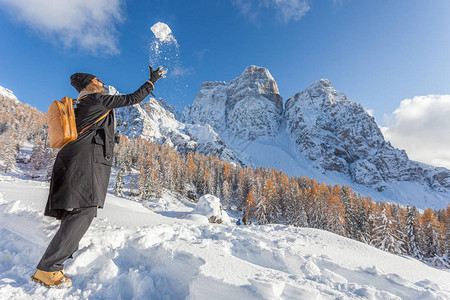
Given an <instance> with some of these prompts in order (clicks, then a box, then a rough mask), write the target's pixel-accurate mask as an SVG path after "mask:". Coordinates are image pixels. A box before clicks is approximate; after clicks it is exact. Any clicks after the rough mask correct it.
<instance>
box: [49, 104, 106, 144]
mask: <svg viewBox="0 0 450 300" xmlns="http://www.w3.org/2000/svg"><path fill="white" fill-rule="evenodd" d="M110 111H111V110H109V111H108V112H107V113H106V114H104V115H103V116H101V117H100V118H99V119H98V120H97V121H95V122H94V123H92V124H91V125H89V126H86V127H85V128H83V130H81V131H80V133H78V132H77V124H76V122H75V112H74V110H73V99H72V98H69V97H64V98H62V99H61V101H57V100H55V101H53V102H52V104H50V107H49V108H48V110H47V125H48V138H49V142H50V148H54V149H62V148H63V147H64V146H65V145H67V144H68V143H70V142H72V141H74V140H76V139H77V138H78V135H79V134H81V133H83V132H84V131H85V130H87V129H88V128H89V127H91V126H92V125H94V124H95V123H97V122H99V121H101V120H102V119H104V118H105V117H106V116H107V115H108V114H109V112H110Z"/></svg>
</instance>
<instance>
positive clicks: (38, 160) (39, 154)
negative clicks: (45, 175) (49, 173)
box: [30, 136, 47, 171]
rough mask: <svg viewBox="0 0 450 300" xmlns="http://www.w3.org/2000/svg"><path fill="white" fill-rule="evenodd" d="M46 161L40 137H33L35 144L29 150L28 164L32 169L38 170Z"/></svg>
mask: <svg viewBox="0 0 450 300" xmlns="http://www.w3.org/2000/svg"><path fill="white" fill-rule="evenodd" d="M46 163H47V162H46V153H45V149H44V145H43V143H42V140H41V138H40V137H39V136H37V137H36V139H35V145H34V147H33V150H32V151H31V156H30V164H31V167H32V168H33V169H34V170H36V171H39V170H41V169H42V168H43V167H44V166H45V165H46Z"/></svg>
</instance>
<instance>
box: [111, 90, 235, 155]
mask: <svg viewBox="0 0 450 300" xmlns="http://www.w3.org/2000/svg"><path fill="white" fill-rule="evenodd" d="M109 94H113V95H114V94H118V92H117V90H116V89H115V88H114V87H112V86H110V87H109ZM160 103H165V102H164V100H162V99H160V100H159V102H158V101H157V100H155V99H154V98H149V100H148V101H147V102H145V103H139V104H136V105H133V106H127V107H122V108H119V109H116V119H117V122H118V124H120V123H121V122H122V123H125V124H126V125H125V124H124V125H120V126H119V127H118V128H119V130H121V131H122V134H123V135H126V136H128V137H141V138H143V139H147V140H150V141H156V142H160V143H165V144H170V145H173V146H174V147H175V148H176V149H177V150H178V151H180V152H182V153H188V152H196V151H197V152H199V153H203V154H211V155H216V156H218V157H220V158H221V159H223V160H227V161H232V162H237V163H239V162H240V160H239V158H238V157H237V156H236V154H235V153H234V152H233V150H232V149H231V148H230V147H228V146H227V145H226V144H225V143H224V142H223V141H222V139H221V138H220V136H219V135H218V134H217V133H215V132H214V130H213V129H212V127H211V126H210V125H207V124H206V125H198V124H184V123H181V122H179V121H177V120H176V119H175V117H174V115H173V113H171V112H169V111H167V110H166V109H164V108H163V107H162V106H161V105H160ZM166 107H168V105H166Z"/></svg>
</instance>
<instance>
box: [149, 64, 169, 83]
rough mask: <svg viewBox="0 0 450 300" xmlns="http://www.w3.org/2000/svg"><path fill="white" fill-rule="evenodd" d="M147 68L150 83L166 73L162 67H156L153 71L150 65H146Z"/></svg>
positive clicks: (163, 76)
mask: <svg viewBox="0 0 450 300" xmlns="http://www.w3.org/2000/svg"><path fill="white" fill-rule="evenodd" d="M148 68H149V70H150V81H151V82H152V83H155V82H156V80H158V79H160V78H165V77H166V74H167V69H163V67H162V66H161V67H159V68H158V69H156V70H155V71H153V69H152V67H151V66H148Z"/></svg>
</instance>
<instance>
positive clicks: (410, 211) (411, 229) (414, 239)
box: [404, 206, 422, 259]
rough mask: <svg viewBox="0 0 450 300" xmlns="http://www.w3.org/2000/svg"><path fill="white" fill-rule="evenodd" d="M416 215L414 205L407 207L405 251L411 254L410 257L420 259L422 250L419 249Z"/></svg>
mask: <svg viewBox="0 0 450 300" xmlns="http://www.w3.org/2000/svg"><path fill="white" fill-rule="evenodd" d="M418 215H419V213H418V211H417V209H416V207H415V206H413V207H410V206H408V207H407V212H406V224H405V228H404V236H405V248H406V253H407V254H408V255H411V256H412V257H416V258H418V259H421V258H422V251H421V250H420V236H419V219H418Z"/></svg>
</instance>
